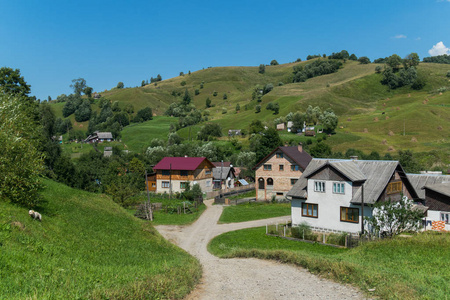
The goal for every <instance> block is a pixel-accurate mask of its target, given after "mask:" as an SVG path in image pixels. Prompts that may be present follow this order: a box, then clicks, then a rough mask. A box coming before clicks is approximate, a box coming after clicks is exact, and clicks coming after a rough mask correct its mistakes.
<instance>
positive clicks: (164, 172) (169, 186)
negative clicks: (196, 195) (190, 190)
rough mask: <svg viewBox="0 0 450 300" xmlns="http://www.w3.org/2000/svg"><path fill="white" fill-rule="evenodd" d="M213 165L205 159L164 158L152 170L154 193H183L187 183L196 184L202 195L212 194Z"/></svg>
mask: <svg viewBox="0 0 450 300" xmlns="http://www.w3.org/2000/svg"><path fill="white" fill-rule="evenodd" d="M213 168H214V165H213V164H212V163H211V162H210V161H209V160H208V159H207V158H206V157H164V158H163V159H162V160H161V161H160V162H159V163H158V164H157V165H156V166H155V167H153V170H154V171H155V173H156V178H155V179H156V192H157V193H175V192H184V190H185V189H186V186H187V183H188V182H189V184H190V186H191V187H192V186H193V185H194V184H198V185H199V186H200V188H201V189H202V192H203V193H207V192H212V190H213V174H212V170H213Z"/></svg>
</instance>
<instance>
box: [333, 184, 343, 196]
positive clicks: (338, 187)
mask: <svg viewBox="0 0 450 300" xmlns="http://www.w3.org/2000/svg"><path fill="white" fill-rule="evenodd" d="M333 194H342V195H343V194H345V183H343V182H333Z"/></svg>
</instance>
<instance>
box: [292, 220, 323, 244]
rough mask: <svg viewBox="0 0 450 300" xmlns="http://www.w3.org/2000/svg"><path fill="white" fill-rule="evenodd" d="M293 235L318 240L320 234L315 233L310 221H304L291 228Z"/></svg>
mask: <svg viewBox="0 0 450 300" xmlns="http://www.w3.org/2000/svg"><path fill="white" fill-rule="evenodd" d="M291 232H292V237H294V238H296V239H302V240H303V239H305V240H309V241H317V237H318V235H317V234H315V233H313V231H312V230H311V226H309V225H308V223H306V222H303V223H301V224H300V225H298V226H294V227H292V228H291Z"/></svg>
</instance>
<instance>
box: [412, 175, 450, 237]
mask: <svg viewBox="0 0 450 300" xmlns="http://www.w3.org/2000/svg"><path fill="white" fill-rule="evenodd" d="M407 176H408V179H409V181H410V182H411V184H412V185H413V187H414V189H415V190H416V193H417V195H418V196H419V198H420V199H422V200H424V201H425V206H427V207H428V210H427V214H426V216H425V218H424V223H425V226H424V228H425V229H426V230H428V229H433V230H447V231H450V175H442V174H407Z"/></svg>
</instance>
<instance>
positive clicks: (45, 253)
mask: <svg viewBox="0 0 450 300" xmlns="http://www.w3.org/2000/svg"><path fill="white" fill-rule="evenodd" d="M44 186H45V189H44V191H43V192H42V198H43V201H42V203H43V204H42V205H41V206H39V207H38V208H36V210H37V211H39V212H40V213H41V214H42V222H39V221H37V220H33V219H31V218H30V217H29V216H28V209H26V208H23V207H19V206H16V205H13V204H9V203H6V202H0V248H1V253H2V255H0V273H1V274H2V280H1V281H0V291H1V295H2V298H5V299H6V298H7V299H32V298H33V299H34V298H35V299H50V298H52V299H68V298H69V299H77V298H82V299H144V298H145V299H181V298H183V297H184V296H185V295H186V294H188V293H189V292H190V290H191V289H192V288H193V287H194V286H195V284H196V283H197V282H198V280H199V278H200V277H201V267H200V264H199V263H198V261H197V260H196V259H194V258H193V257H192V256H190V255H188V254H187V253H186V252H184V251H182V250H180V249H179V248H177V247H176V246H174V245H172V244H171V243H169V242H167V241H166V240H165V239H163V238H162V237H161V236H160V235H159V234H158V233H157V232H156V231H155V229H154V228H153V227H152V226H151V225H150V223H149V222H144V221H140V220H139V219H137V218H135V217H133V216H130V215H129V214H128V213H127V212H126V211H125V210H124V209H123V208H121V207H120V206H119V205H117V204H115V203H114V202H113V201H111V199H110V198H109V197H107V196H105V195H98V194H92V193H88V192H84V191H80V190H76V189H72V188H68V187H67V186H64V185H62V184H60V183H55V182H53V181H50V180H45V181H44Z"/></svg>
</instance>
